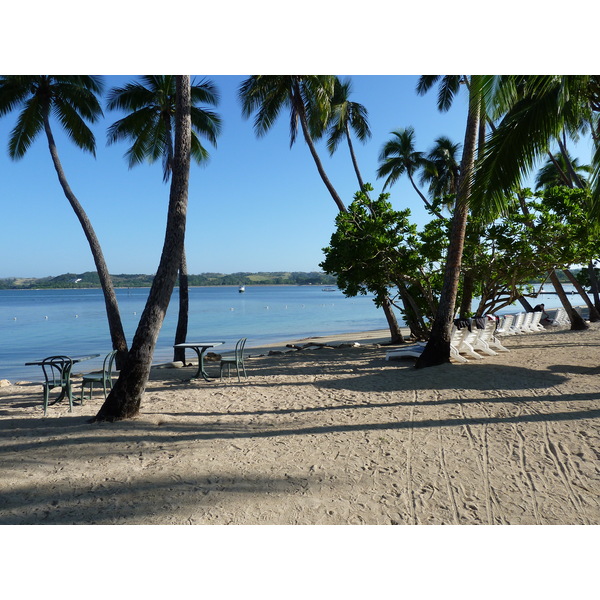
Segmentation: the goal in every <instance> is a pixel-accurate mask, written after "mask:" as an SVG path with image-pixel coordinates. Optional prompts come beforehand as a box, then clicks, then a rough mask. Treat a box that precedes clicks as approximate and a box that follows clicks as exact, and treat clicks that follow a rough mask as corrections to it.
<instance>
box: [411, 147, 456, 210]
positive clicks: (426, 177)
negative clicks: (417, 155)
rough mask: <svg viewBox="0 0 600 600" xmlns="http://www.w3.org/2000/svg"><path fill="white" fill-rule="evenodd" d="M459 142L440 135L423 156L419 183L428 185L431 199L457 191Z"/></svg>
mask: <svg viewBox="0 0 600 600" xmlns="http://www.w3.org/2000/svg"><path fill="white" fill-rule="evenodd" d="M459 151H460V144H455V143H454V142H453V141H452V140H451V139H450V138H448V137H446V136H440V137H438V138H437V139H436V140H435V145H434V146H433V148H432V149H431V150H430V151H429V153H428V154H427V156H426V157H425V160H424V164H423V167H422V170H421V179H420V183H421V185H426V184H427V185H428V186H429V196H430V197H431V199H432V200H433V199H436V198H443V197H444V196H448V195H454V194H456V192H457V191H458V178H459V175H460V164H459V158H458V153H459Z"/></svg>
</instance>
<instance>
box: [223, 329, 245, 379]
mask: <svg viewBox="0 0 600 600" xmlns="http://www.w3.org/2000/svg"><path fill="white" fill-rule="evenodd" d="M245 346H246V338H242V339H241V340H238V341H237V343H236V345H235V352H234V354H233V356H223V357H222V358H221V364H220V367H219V377H220V378H221V379H223V367H225V366H227V377H231V365H235V371H236V373H237V377H238V381H241V379H240V368H241V369H242V371H243V373H244V377H246V378H247V377H248V375H247V374H246V367H245V366H244V347H245Z"/></svg>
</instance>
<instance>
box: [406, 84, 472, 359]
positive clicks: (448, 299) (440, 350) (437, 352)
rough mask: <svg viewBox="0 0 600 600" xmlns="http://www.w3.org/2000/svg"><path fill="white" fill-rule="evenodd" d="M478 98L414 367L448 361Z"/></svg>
mask: <svg viewBox="0 0 600 600" xmlns="http://www.w3.org/2000/svg"><path fill="white" fill-rule="evenodd" d="M479 107H480V102H479V99H478V98H474V97H473V92H472V91H470V92H469V113H468V116H467V126H466V130H465V142H464V145H463V156H462V161H461V169H460V173H461V175H460V184H459V187H458V195H457V198H456V206H455V207H454V214H453V217H452V230H451V232H450V245H449V247H448V256H447V257H446V268H445V270H444V283H443V286H442V293H441V295H440V303H439V307H438V311H437V314H436V316H435V320H434V322H433V327H432V328H431V335H430V337H429V341H428V342H427V345H426V346H425V349H424V350H423V352H422V354H421V356H419V358H417V362H416V363H415V367H416V368H418V369H420V368H423V367H431V366H434V365H440V364H443V363H448V362H450V339H451V332H452V324H453V317H454V308H455V304H456V295H457V291H458V282H459V278H460V267H461V262H462V252H463V247H464V242H465V232H466V227H467V219H468V216H469V198H470V195H471V175H472V173H473V168H474V163H475V147H476V142H477V133H478V129H479Z"/></svg>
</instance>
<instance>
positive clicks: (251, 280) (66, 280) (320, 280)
mask: <svg viewBox="0 0 600 600" xmlns="http://www.w3.org/2000/svg"><path fill="white" fill-rule="evenodd" d="M111 278H112V281H113V284H114V286H115V287H117V288H124V287H150V286H151V285H152V280H153V278H154V276H153V275H125V274H123V275H111ZM188 281H189V285H190V286H217V285H335V284H336V278H335V277H334V276H332V275H327V274H325V273H319V272H316V271H315V272H311V273H304V272H287V271H286V272H284V271H281V272H275V273H264V272H260V273H231V274H229V275H226V274H223V273H201V274H200V275H188ZM99 287H100V279H99V278H98V274H97V273H96V272H93V271H88V272H86V273H64V274H63V275H58V276H57V277H42V278H39V279H36V278H25V277H12V278H8V279H0V289H3V290H7V289H19V290H27V289H52V288H55V289H65V288H99Z"/></svg>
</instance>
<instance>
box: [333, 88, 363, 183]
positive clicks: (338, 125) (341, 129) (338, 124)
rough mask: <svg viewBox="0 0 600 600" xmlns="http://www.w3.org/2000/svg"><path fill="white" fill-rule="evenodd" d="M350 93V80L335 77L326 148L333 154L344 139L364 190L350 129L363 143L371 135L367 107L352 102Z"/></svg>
mask: <svg viewBox="0 0 600 600" xmlns="http://www.w3.org/2000/svg"><path fill="white" fill-rule="evenodd" d="M351 93H352V81H351V80H350V79H346V80H344V81H342V80H340V79H339V78H337V77H336V78H335V88H334V92H333V98H332V100H331V117H330V120H329V124H328V129H327V131H328V134H329V135H328V138H327V149H328V150H329V154H330V155H332V156H333V154H334V152H335V151H336V150H337V148H338V146H339V144H340V142H341V141H342V140H343V139H345V140H346V142H347V143H348V149H349V150H350V157H351V159H352V166H353V167H354V172H355V173H356V178H357V179H358V185H359V186H360V189H361V191H363V192H364V191H365V184H364V182H363V179H362V176H361V174H360V170H359V168H358V161H357V160H356V154H355V153H354V147H353V145H352V136H351V135H350V130H352V131H353V132H354V134H355V135H356V137H357V138H358V139H359V140H360V141H361V142H363V143H365V142H366V141H367V140H368V139H369V138H370V137H371V128H370V127H369V122H368V114H367V109H366V108H365V107H364V106H363V105H362V104H359V103H358V102H352V101H351V100H350V94H351Z"/></svg>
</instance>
